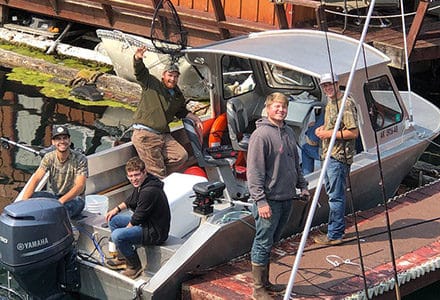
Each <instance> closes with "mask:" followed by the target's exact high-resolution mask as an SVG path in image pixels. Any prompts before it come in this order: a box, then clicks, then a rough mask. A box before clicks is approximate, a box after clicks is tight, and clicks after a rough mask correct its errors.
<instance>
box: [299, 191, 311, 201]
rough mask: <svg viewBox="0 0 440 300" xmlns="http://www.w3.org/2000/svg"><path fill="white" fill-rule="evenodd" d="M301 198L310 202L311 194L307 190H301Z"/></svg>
mask: <svg viewBox="0 0 440 300" xmlns="http://www.w3.org/2000/svg"><path fill="white" fill-rule="evenodd" d="M301 197H302V198H303V199H305V200H307V201H309V200H310V192H309V190H307V189H302V190H301Z"/></svg>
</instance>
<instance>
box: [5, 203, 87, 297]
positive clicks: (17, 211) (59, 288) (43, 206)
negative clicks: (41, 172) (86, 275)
mask: <svg viewBox="0 0 440 300" xmlns="http://www.w3.org/2000/svg"><path fill="white" fill-rule="evenodd" d="M73 242H74V237H73V233H72V226H71V224H70V221H69V218H68V216H67V212H66V210H65V208H64V207H63V205H62V204H61V203H59V202H58V201H54V199H46V198H34V199H29V200H26V201H19V202H15V203H13V204H10V205H8V206H6V207H5V208H4V210H3V213H2V214H1V215H0V263H1V265H2V266H3V267H4V268H5V269H6V270H8V271H10V272H11V273H12V275H13V277H14V279H15V280H16V281H17V282H18V284H19V285H20V286H21V287H22V288H23V290H25V291H26V293H28V294H29V295H30V296H31V298H32V299H62V298H63V297H65V296H66V295H67V294H68V292H77V291H78V290H79V287H80V275H79V268H78V266H77V262H76V248H75V246H74V243H73Z"/></svg>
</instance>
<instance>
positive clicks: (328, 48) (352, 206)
mask: <svg viewBox="0 0 440 300" xmlns="http://www.w3.org/2000/svg"><path fill="white" fill-rule="evenodd" d="M356 4H357V2H356ZM372 6H373V8H374V2H373V4H372ZM371 13H372V12H371ZM370 16H371V15H370ZM367 28H368V27H367ZM344 29H345V28H344ZM364 31H365V34H366V29H365V28H364ZM325 35H326V43H327V44H326V46H327V54H328V57H329V62H330V70H331V74H332V76H333V74H334V71H333V63H332V58H331V52H330V45H329V43H328V38H327V32H326V33H325ZM360 45H361V49H362V58H363V61H364V66H365V67H364V70H365V72H366V78H368V71H367V68H366V66H367V63H366V55H365V48H364V47H363V43H360ZM350 75H351V74H350ZM333 90H334V93H335V95H334V97H335V99H336V108H337V110H338V113H343V111H344V105H342V108H341V109H340V108H339V104H338V95H337V93H338V91H336V85H335V83H333ZM344 94H347V95H346V96H345V97H348V95H349V90H347V92H346V93H345V92H344ZM339 127H340V126H336V125H335V128H334V130H335V131H336V130H337V128H339ZM358 130H359V129H358ZM340 134H341V139H342V141H343V142H344V143H345V140H344V135H343V128H340ZM358 134H359V131H358ZM327 151H328V152H331V147H330V146H329V149H328V150H327ZM343 151H344V158H347V152H346V147H343ZM347 182H348V187H347V191H349V195H350V200H349V203H350V204H349V205H350V210H351V213H352V214H353V218H354V226H355V231H356V237H357V249H358V253H359V257H360V264H361V271H362V278H363V283H364V290H365V295H367V299H368V285H367V280H366V274H365V267H364V260H363V255H362V247H361V244H360V240H359V227H358V221H357V213H356V211H355V207H354V203H353V190H352V184H351V176H350V169H349V170H348V176H347ZM344 192H345V191H344ZM346 200H347V199H346Z"/></svg>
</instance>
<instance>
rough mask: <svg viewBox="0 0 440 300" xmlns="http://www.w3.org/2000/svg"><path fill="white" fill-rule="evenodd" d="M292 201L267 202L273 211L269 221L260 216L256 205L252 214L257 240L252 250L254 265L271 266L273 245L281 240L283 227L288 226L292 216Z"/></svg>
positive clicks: (255, 239)
mask: <svg viewBox="0 0 440 300" xmlns="http://www.w3.org/2000/svg"><path fill="white" fill-rule="evenodd" d="M292 201H293V200H285V201H271V200H267V203H268V204H269V206H270V209H271V210H272V216H271V217H270V218H269V219H264V218H261V217H260V216H259V215H258V207H257V204H256V203H254V205H253V207H252V214H253V216H254V218H255V238H254V242H253V244H252V250H251V260H252V262H253V263H254V264H257V265H267V264H269V260H270V251H271V249H272V246H273V244H274V243H276V242H278V241H279V240H280V238H281V233H282V230H283V227H284V225H286V223H287V220H288V218H289V215H290V210H291V208H292Z"/></svg>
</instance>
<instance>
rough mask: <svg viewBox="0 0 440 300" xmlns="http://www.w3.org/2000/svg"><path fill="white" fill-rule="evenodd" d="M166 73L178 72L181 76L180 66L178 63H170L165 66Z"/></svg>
mask: <svg viewBox="0 0 440 300" xmlns="http://www.w3.org/2000/svg"><path fill="white" fill-rule="evenodd" d="M164 71H167V72H177V73H179V75H180V70H179V66H178V65H177V64H176V63H169V64H167V65H166V66H165V69H164Z"/></svg>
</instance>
